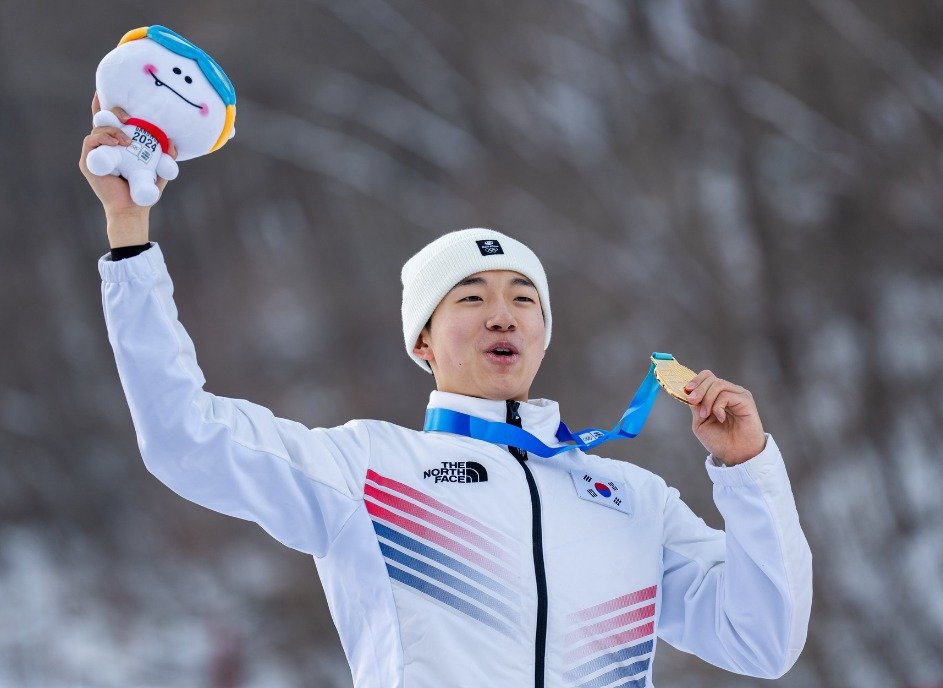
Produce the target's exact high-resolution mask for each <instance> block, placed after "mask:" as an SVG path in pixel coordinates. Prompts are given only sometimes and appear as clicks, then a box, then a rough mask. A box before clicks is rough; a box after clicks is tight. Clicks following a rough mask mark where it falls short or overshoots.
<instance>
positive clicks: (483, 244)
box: [475, 239, 504, 256]
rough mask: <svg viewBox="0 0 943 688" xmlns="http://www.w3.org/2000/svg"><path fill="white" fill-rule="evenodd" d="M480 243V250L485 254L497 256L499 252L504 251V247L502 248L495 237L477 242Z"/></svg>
mask: <svg viewBox="0 0 943 688" xmlns="http://www.w3.org/2000/svg"><path fill="white" fill-rule="evenodd" d="M475 243H476V244H478V250H479V251H481V255H483V256H496V255H498V254H501V253H504V249H502V248H501V244H499V243H498V242H497V241H496V240H495V239H481V240H479V241H476V242H475Z"/></svg>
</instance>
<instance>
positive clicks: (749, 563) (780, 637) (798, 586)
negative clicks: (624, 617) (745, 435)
mask: <svg viewBox="0 0 943 688" xmlns="http://www.w3.org/2000/svg"><path fill="white" fill-rule="evenodd" d="M707 470H708V473H709V475H710V478H711V480H712V481H713V483H714V501H715V503H716V504H717V508H718V509H719V510H720V513H721V515H722V516H723V517H724V523H725V529H726V530H725V531H719V530H714V529H712V528H709V527H708V526H707V525H706V524H705V523H704V521H703V520H701V519H700V518H698V517H697V516H695V515H694V513H693V512H692V511H691V510H690V509H689V508H688V507H687V506H686V505H685V504H684V502H682V501H681V499H680V496H679V494H678V491H677V490H676V489H674V488H668V497H667V501H666V504H665V522H664V526H665V531H664V543H663V544H664V548H663V557H664V573H663V579H662V599H661V605H662V606H661V617H660V621H659V635H660V636H661V637H662V638H663V639H664V640H665V641H667V642H668V643H670V644H671V645H674V646H675V647H677V648H678V649H681V650H684V651H686V652H691V653H693V654H695V655H697V656H699V657H701V658H702V659H704V660H705V661H708V662H710V663H711V664H715V665H717V666H719V667H722V668H724V669H728V670H730V671H734V672H737V673H740V674H748V675H751V676H757V677H762V678H778V677H780V676H782V675H783V674H785V673H786V672H787V671H788V670H789V669H790V668H791V667H792V665H793V664H794V663H795V662H796V659H798V657H799V653H800V652H801V651H802V647H803V645H804V644H805V639H806V632H807V630H808V624H809V613H810V611H811V605H812V554H811V552H810V550H809V545H808V543H807V542H806V539H805V536H804V535H803V533H802V528H801V527H800V525H799V516H798V513H797V512H796V505H795V501H794V500H793V495H792V488H791V487H790V484H789V478H788V477H787V475H786V467H785V465H784V464H783V459H782V456H781V455H780V453H779V449H778V448H777V446H776V443H775V442H774V441H773V438H772V437H769V436H767V442H766V448H765V449H764V450H763V451H762V452H761V453H760V454H758V455H757V456H755V457H754V458H752V459H750V460H749V461H746V462H744V463H742V464H740V465H737V466H733V467H725V466H718V465H716V464H715V463H714V460H713V457H708V460H707Z"/></svg>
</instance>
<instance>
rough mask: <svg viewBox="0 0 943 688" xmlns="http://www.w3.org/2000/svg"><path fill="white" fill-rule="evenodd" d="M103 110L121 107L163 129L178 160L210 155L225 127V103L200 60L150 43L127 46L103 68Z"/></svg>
mask: <svg viewBox="0 0 943 688" xmlns="http://www.w3.org/2000/svg"><path fill="white" fill-rule="evenodd" d="M95 87H96V89H97V91H98V98H99V101H100V102H101V106H102V108H105V109H110V108H113V107H115V106H118V107H122V108H124V109H125V111H127V113H128V114H129V115H131V116H132V117H137V118H138V119H143V120H147V121H148V122H151V123H153V124H156V125H157V126H158V127H160V128H161V129H163V130H164V133H166V134H167V137H168V138H169V139H170V140H171V141H172V142H173V144H174V146H176V147H177V154H178V155H177V160H178V161H179V160H188V159H190V158H195V157H197V156H200V155H205V154H206V153H209V152H210V151H211V150H212V149H213V146H214V144H215V143H216V141H217V139H219V137H220V134H221V132H222V131H223V128H224V126H225V122H226V104H225V103H224V102H223V99H222V98H221V97H220V95H219V93H217V92H216V90H215V89H214V88H213V85H212V84H211V83H210V82H209V80H208V79H207V78H206V76H204V74H203V72H202V71H201V70H200V66H199V65H198V64H197V62H196V61H195V60H191V59H189V58H187V57H183V56H181V55H178V54H176V53H174V52H172V51H170V50H168V49H167V48H165V47H163V46H162V45H159V44H158V43H156V42H155V41H153V40H151V39H149V38H141V39H138V40H133V41H130V42H127V43H122V44H121V45H119V46H118V47H117V48H115V49H114V50H112V51H111V52H110V53H108V54H107V55H106V56H105V57H104V59H103V60H102V61H101V63H100V64H99V65H98V71H97V73H96V75H95Z"/></svg>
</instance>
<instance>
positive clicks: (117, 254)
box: [111, 242, 151, 260]
mask: <svg viewBox="0 0 943 688" xmlns="http://www.w3.org/2000/svg"><path fill="white" fill-rule="evenodd" d="M150 247H151V242H147V243H146V244H138V245H137V246H119V247H118V248H113V249H111V259H112V260H124V259H125V258H131V257H132V256H136V255H137V254H139V253H142V252H144V251H146V250H147V249H149V248H150Z"/></svg>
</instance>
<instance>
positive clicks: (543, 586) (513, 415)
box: [507, 399, 547, 688]
mask: <svg viewBox="0 0 943 688" xmlns="http://www.w3.org/2000/svg"><path fill="white" fill-rule="evenodd" d="M519 405H520V402H519V401H512V400H510V399H509V400H508V401H507V422H508V423H510V424H511V425H516V426H517V427H521V415H520V413H519V412H518V410H517V407H518V406H519ZM508 451H509V452H511V455H512V456H514V458H515V459H517V462H518V463H519V464H520V466H521V468H523V469H524V476H525V477H526V478H527V487H528V489H529V490H530V510H531V523H532V525H531V534H532V540H533V543H534V575H535V577H536V579H537V633H536V637H535V649H534V652H535V659H534V686H535V688H543V686H544V663H545V661H546V655H547V572H546V570H545V568H544V548H543V531H542V527H541V520H540V493H539V492H538V491H537V483H536V482H535V481H534V476H533V474H532V473H531V472H530V469H529V468H528V467H527V463H526V462H527V452H526V451H524V450H523V449H520V448H518V447H508Z"/></svg>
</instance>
